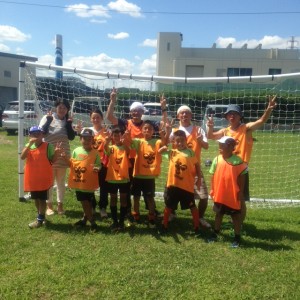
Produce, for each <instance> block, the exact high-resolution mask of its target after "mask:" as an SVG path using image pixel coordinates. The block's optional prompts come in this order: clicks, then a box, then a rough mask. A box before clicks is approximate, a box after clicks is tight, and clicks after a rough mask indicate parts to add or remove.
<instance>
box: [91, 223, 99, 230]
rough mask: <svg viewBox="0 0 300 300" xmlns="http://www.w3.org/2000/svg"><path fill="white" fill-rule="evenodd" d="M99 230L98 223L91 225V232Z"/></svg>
mask: <svg viewBox="0 0 300 300" xmlns="http://www.w3.org/2000/svg"><path fill="white" fill-rule="evenodd" d="M97 230H98V225H97V224H96V223H92V224H91V232H96V231H97Z"/></svg>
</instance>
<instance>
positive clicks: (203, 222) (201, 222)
mask: <svg viewBox="0 0 300 300" xmlns="http://www.w3.org/2000/svg"><path fill="white" fill-rule="evenodd" d="M199 221H200V224H201V226H202V227H204V228H211V225H210V224H209V223H208V222H207V221H206V220H205V219H203V218H200V219H199Z"/></svg>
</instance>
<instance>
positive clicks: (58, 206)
mask: <svg viewBox="0 0 300 300" xmlns="http://www.w3.org/2000/svg"><path fill="white" fill-rule="evenodd" d="M57 213H58V214H59V215H64V214H65V211H64V209H63V204H62V203H61V202H59V203H58V204H57Z"/></svg>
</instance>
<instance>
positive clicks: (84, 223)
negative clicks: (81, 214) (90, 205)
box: [74, 220, 86, 227]
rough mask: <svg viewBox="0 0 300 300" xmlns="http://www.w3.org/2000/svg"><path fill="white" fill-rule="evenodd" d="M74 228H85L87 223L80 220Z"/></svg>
mask: <svg viewBox="0 0 300 300" xmlns="http://www.w3.org/2000/svg"><path fill="white" fill-rule="evenodd" d="M74 226H76V227H85V226H86V221H84V220H79V221H77V222H76V223H74Z"/></svg>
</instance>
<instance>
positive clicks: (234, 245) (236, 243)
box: [230, 240, 240, 248]
mask: <svg viewBox="0 0 300 300" xmlns="http://www.w3.org/2000/svg"><path fill="white" fill-rule="evenodd" d="M239 246H240V242H239V241H237V240H234V241H233V242H232V244H231V245H230V247H231V248H238V247H239Z"/></svg>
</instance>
